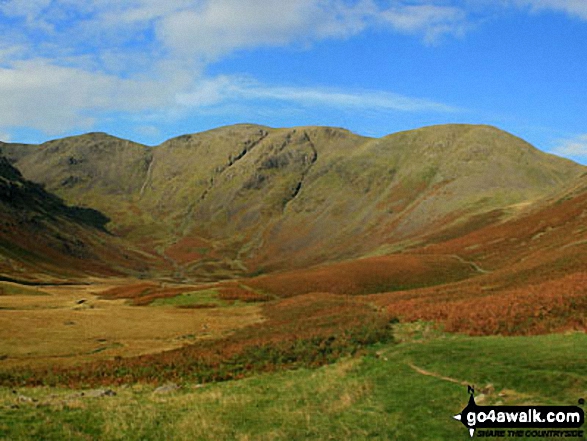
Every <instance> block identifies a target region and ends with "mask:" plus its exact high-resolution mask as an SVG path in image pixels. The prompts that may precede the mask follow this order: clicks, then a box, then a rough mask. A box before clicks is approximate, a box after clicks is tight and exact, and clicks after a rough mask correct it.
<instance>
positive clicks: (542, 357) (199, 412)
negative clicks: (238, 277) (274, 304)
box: [0, 322, 587, 441]
mask: <svg viewBox="0 0 587 441" xmlns="http://www.w3.org/2000/svg"><path fill="white" fill-rule="evenodd" d="M394 334H395V338H396V340H397V343H389V344H379V345H375V346H372V347H370V348H369V349H368V350H367V351H366V352H365V353H364V354H363V355H361V356H356V357H346V358H343V359H340V360H339V361H337V362H336V363H334V364H330V365H327V366H323V367H321V368H317V369H306V368H301V369H297V370H291V371H281V372H276V373H269V374H258V375H255V376H252V377H249V378H246V379H244V380H239V381H228V382H222V383H210V384H203V385H201V384H196V383H190V382H186V383H178V386H179V388H177V389H176V388H173V387H169V388H167V389H162V390H161V389H159V390H156V389H155V388H156V386H157V385H145V384H140V383H137V384H132V385H123V386H118V387H113V388H112V389H111V390H112V391H113V392H114V393H115V395H111V394H110V393H103V392H104V390H102V391H100V390H95V389H94V390H93V391H85V393H84V395H82V394H81V391H80V390H72V389H64V388H49V387H37V388H18V389H16V390H13V389H12V388H6V387H4V388H0V439H1V440H6V441H7V440H11V441H12V440H15V441H16V440H30V439H43V440H66V439H67V440H162V439H166V440H298V439H300V440H302V439H312V440H314V439H315V440H327V439H335V440H362V439H379V440H408V441H409V440H466V439H470V438H469V434H468V432H467V430H466V429H465V427H464V426H463V425H462V424H461V423H459V422H457V421H455V420H454V419H453V418H452V416H453V415H455V414H456V413H459V412H460V411H461V410H462V409H463V408H464V407H465V405H466V404H467V400H468V394H467V386H466V385H473V386H475V390H476V397H477V403H478V404H484V405H488V404H512V405H515V404H531V405H539V404H553V405H554V404H556V405H577V402H578V400H579V399H580V398H586V397H587V373H586V372H585V365H584V361H585V358H584V356H585V354H586V353H587V336H586V335H585V334H584V333H580V332H574V333H566V334H551V335H543V336H520V337H468V336H462V335H454V334H444V333H441V332H438V331H436V330H434V328H433V327H431V326H430V325H428V324H426V323H422V322H418V323H412V324H398V325H395V327H394ZM101 392H102V393H101ZM95 395H98V396H95ZM99 395H102V396H99ZM517 439H526V438H517ZM532 439H536V438H532ZM540 439H548V438H540ZM566 439H573V438H566ZM574 439H577V438H574Z"/></svg>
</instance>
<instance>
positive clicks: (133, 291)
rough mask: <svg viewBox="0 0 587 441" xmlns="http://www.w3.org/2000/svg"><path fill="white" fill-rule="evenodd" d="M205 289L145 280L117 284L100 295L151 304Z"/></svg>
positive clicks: (140, 304)
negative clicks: (128, 283) (165, 284)
mask: <svg viewBox="0 0 587 441" xmlns="http://www.w3.org/2000/svg"><path fill="white" fill-rule="evenodd" d="M199 289H205V288H202V287H193V286H163V285H162V284H160V283H154V282H143V283H137V284H132V285H123V286H117V287H115V288H112V289H109V290H107V291H104V292H103V293H101V294H100V297H102V298H103V299H108V300H115V299H129V300H131V301H132V304H133V305H137V306H145V305H149V304H151V303H152V302H154V301H155V300H157V299H165V298H170V297H175V296H177V295H179V294H181V293H184V292H189V291H197V290H199Z"/></svg>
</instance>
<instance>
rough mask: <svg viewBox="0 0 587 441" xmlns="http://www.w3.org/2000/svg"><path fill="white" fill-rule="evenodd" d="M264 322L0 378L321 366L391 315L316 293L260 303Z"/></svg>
mask: <svg viewBox="0 0 587 441" xmlns="http://www.w3.org/2000/svg"><path fill="white" fill-rule="evenodd" d="M264 315H265V316H266V318H267V319H266V321H265V322H263V323H260V324H257V325H253V326H249V327H248V328H244V329H242V330H241V331H239V332H238V333H236V334H233V335H230V336H228V337H225V338H223V339H220V340H212V341H206V340H203V341H200V342H198V343H195V344H191V345H188V346H185V347H183V348H180V349H176V350H172V351H168V352H163V353H159V354H152V355H144V356H140V357H135V358H128V359H125V358H118V359H116V360H112V361H107V362H95V363H90V364H87V365H82V366H79V367H76V368H71V369H63V368H57V367H54V368H45V369H37V370H29V371H27V370H22V369H21V370H19V371H12V372H3V373H0V383H1V384H5V385H7V384H10V385H15V384H21V385H39V384H65V385H69V386H85V385H91V384H114V383H132V382H136V381H143V382H161V381H168V380H173V381H198V382H210V381H221V380H229V379H235V378H242V377H244V376H247V375H249V374H251V373H254V372H260V371H274V370H276V369H282V368H285V367H290V368H291V367H298V366H320V365H323V364H325V363H330V362H332V361H334V360H336V359H338V358H339V357H340V356H342V355H345V354H346V355H350V354H355V353H356V352H357V351H360V350H361V349H362V348H364V347H365V346H366V345H369V344H373V343H375V342H378V341H389V340H390V339H391V338H392V337H391V328H390V323H392V322H393V320H391V317H390V316H389V315H387V314H386V313H385V312H384V311H382V310H380V309H376V308H374V307H373V306H372V305H370V304H368V303H367V302H364V301H363V300H361V299H360V298H354V297H348V296H340V295H334V294H326V293H315V294H308V295H302V296H297V297H294V298H289V299H283V300H280V301H276V302H271V303H267V304H266V305H265V306H264Z"/></svg>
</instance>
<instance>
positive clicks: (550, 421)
mask: <svg viewBox="0 0 587 441" xmlns="http://www.w3.org/2000/svg"><path fill="white" fill-rule="evenodd" d="M468 390H469V403H468V404H467V406H466V407H465V408H464V409H463V410H462V411H461V413H459V414H457V415H455V416H454V417H453V418H454V419H455V420H458V421H460V422H461V423H463V424H464V425H465V427H466V428H467V429H469V433H470V435H471V438H472V437H473V436H474V435H475V431H476V430H478V432H477V437H500V438H505V437H509V438H518V437H519V438H522V437H525V438H563V439H564V438H566V439H584V436H585V434H584V431H583V430H581V429H580V428H581V426H582V425H583V424H584V423H585V413H584V412H583V409H581V408H580V407H578V406H478V405H477V403H475V397H474V395H475V390H474V389H473V388H472V387H471V386H469V388H468ZM579 404H584V400H583V399H581V400H579Z"/></svg>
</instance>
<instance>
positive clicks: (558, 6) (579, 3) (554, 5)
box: [512, 0, 587, 20]
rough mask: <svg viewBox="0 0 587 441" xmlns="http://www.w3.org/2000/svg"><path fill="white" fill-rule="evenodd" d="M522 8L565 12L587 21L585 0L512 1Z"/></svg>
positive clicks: (535, 10) (586, 3) (536, 10)
mask: <svg viewBox="0 0 587 441" xmlns="http://www.w3.org/2000/svg"><path fill="white" fill-rule="evenodd" d="M512 1H513V3H514V4H515V5H517V6H521V7H529V8H530V9H531V10H532V11H534V12H538V11H544V10H553V11H561V12H565V13H567V14H569V15H571V16H574V17H577V18H580V19H581V20H587V2H586V1H585V0H512Z"/></svg>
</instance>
